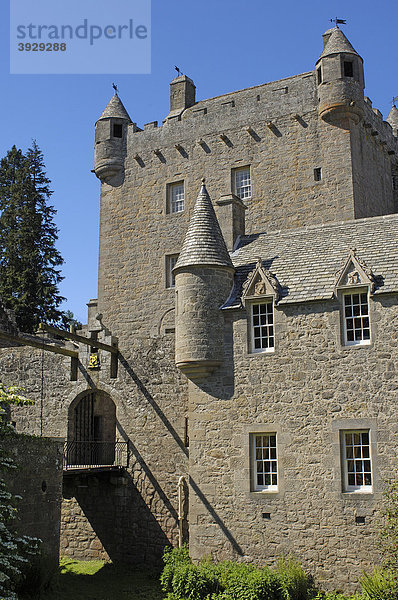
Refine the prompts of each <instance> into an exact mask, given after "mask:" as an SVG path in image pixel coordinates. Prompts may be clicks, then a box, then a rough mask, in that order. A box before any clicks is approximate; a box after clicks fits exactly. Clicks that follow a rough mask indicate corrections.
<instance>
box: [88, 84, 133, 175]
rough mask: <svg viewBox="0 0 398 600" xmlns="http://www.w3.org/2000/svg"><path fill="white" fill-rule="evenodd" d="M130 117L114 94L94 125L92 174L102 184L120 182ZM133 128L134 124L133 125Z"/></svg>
mask: <svg viewBox="0 0 398 600" xmlns="http://www.w3.org/2000/svg"><path fill="white" fill-rule="evenodd" d="M130 123H131V119H130V116H129V114H128V112H127V110H126V109H125V107H124V106H123V102H122V101H121V100H120V98H119V96H118V95H117V93H116V94H114V95H113V96H112V98H111V99H110V101H109V102H108V104H107V106H106V108H105V110H104V111H103V113H102V115H101V116H100V118H99V119H98V121H97V122H96V124H95V166H94V172H95V174H96V176H97V177H98V179H100V180H101V181H102V182H106V183H107V182H109V181H111V180H113V181H114V183H115V184H116V183H117V181H119V180H120V181H121V180H122V177H123V172H124V159H125V156H126V140H127V127H128V125H129V124H130ZM133 126H134V124H133Z"/></svg>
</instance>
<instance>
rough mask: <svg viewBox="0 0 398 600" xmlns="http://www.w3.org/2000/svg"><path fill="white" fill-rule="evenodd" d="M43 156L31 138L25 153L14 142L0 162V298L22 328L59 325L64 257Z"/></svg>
mask: <svg viewBox="0 0 398 600" xmlns="http://www.w3.org/2000/svg"><path fill="white" fill-rule="evenodd" d="M49 185H50V180H49V179H48V178H47V177H46V173H45V170H44V162H43V154H42V152H41V151H40V149H39V147H38V146H37V144H36V142H35V141H34V142H33V144H32V147H31V148H29V150H28V151H27V153H26V154H25V155H24V154H23V153H22V152H21V150H18V149H17V148H16V147H15V146H13V148H12V149H11V150H10V151H9V152H8V153H7V156H6V157H5V158H3V159H2V160H1V163H0V298H1V299H2V301H3V303H4V304H5V306H6V307H7V308H11V309H12V310H14V311H15V318H16V322H17V325H18V327H19V329H20V330H21V331H25V332H34V331H35V330H36V329H37V326H38V324H39V323H40V321H43V322H46V323H50V324H52V325H60V324H64V322H65V319H64V313H63V312H62V311H61V310H60V309H59V305H60V304H61V302H62V301H63V300H64V298H63V297H62V296H60V295H59V291H58V284H59V283H60V282H61V281H62V279H63V277H62V276H61V273H60V270H59V268H58V267H60V266H61V265H62V263H63V259H62V257H61V255H60V253H59V252H58V250H57V249H56V247H55V242H56V240H57V239H58V235H57V234H58V230H57V228H56V226H55V224H54V221H53V218H54V215H55V212H56V211H55V210H54V208H53V207H52V206H51V205H49V199H50V197H51V195H52V191H51V190H50V187H49Z"/></svg>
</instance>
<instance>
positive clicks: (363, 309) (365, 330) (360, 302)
mask: <svg viewBox="0 0 398 600" xmlns="http://www.w3.org/2000/svg"><path fill="white" fill-rule="evenodd" d="M343 310H344V316H343V319H344V342H345V345H346V346H354V345H359V344H370V321H369V302H368V292H367V290H363V291H361V292H357V291H355V292H354V293H352V292H344V293H343Z"/></svg>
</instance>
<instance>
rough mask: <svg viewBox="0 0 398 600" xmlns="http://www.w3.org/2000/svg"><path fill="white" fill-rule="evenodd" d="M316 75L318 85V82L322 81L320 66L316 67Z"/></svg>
mask: <svg viewBox="0 0 398 600" xmlns="http://www.w3.org/2000/svg"><path fill="white" fill-rule="evenodd" d="M316 73H317V76H318V85H319V84H320V83H322V69H321V67H318V69H317V70H316Z"/></svg>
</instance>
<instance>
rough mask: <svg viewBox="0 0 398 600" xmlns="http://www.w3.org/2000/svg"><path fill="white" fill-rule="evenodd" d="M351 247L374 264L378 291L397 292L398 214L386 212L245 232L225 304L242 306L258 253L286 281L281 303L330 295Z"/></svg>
mask: <svg viewBox="0 0 398 600" xmlns="http://www.w3.org/2000/svg"><path fill="white" fill-rule="evenodd" d="M351 248H352V249H354V248H355V249H356V254H357V257H358V258H359V259H360V260H361V261H364V262H365V263H366V265H367V266H368V267H369V268H370V269H372V271H373V274H374V276H375V278H376V282H377V285H376V290H375V294H376V295H378V294H382V293H386V292H398V215H387V216H382V217H372V218H366V219H358V220H354V221H344V222H339V223H328V224H324V225H314V226H311V227H304V228H301V229H293V230H285V231H275V232H270V233H260V234H257V235H251V236H244V237H241V238H240V241H239V246H238V248H237V249H236V250H235V251H234V252H233V253H232V254H231V258H232V262H233V264H234V266H235V268H236V274H235V284H234V288H233V290H232V292H231V296H230V298H229V299H228V301H227V302H226V304H225V305H224V307H223V308H235V307H239V306H240V305H241V302H240V298H241V293H242V284H243V282H244V281H245V280H246V278H247V276H248V274H249V273H250V271H252V270H253V269H254V268H255V265H256V262H257V259H258V257H260V258H261V259H262V262H263V266H264V267H265V268H266V269H268V270H269V271H271V273H273V274H274V275H275V276H276V277H277V279H278V281H279V283H280V285H281V288H282V293H281V299H280V300H279V304H288V303H296V302H307V301H311V300H326V299H330V298H332V296H333V292H334V286H335V283H336V275H337V273H338V271H339V270H340V269H341V268H342V267H343V266H344V263H345V261H346V260H347V258H348V256H349V253H350V249H351Z"/></svg>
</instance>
